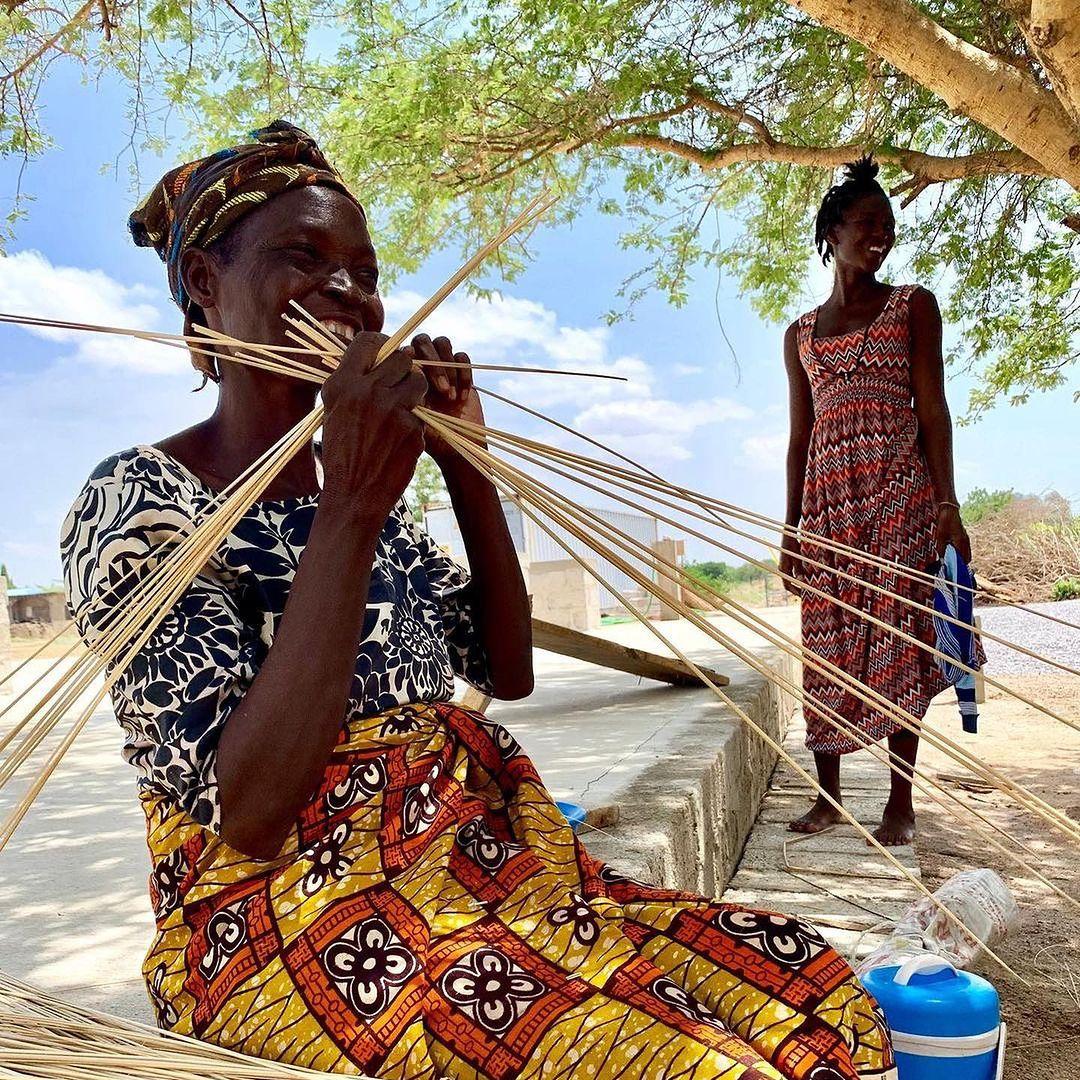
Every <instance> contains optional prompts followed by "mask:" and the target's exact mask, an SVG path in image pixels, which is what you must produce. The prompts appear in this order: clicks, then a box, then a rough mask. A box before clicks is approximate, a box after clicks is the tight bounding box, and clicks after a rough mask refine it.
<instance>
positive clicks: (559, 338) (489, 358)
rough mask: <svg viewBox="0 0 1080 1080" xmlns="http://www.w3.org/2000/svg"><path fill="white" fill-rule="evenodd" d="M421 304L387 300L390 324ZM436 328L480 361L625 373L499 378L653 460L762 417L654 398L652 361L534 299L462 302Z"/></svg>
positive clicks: (684, 367) (405, 296) (541, 405)
mask: <svg viewBox="0 0 1080 1080" xmlns="http://www.w3.org/2000/svg"><path fill="white" fill-rule="evenodd" d="M422 302H423V297H421V296H420V295H419V294H417V293H414V292H402V293H398V294H396V295H394V296H391V297H389V298H387V301H386V309H387V316H388V323H389V324H390V325H394V324H395V323H397V322H400V321H401V320H402V319H404V318H406V317H407V316H408V315H409V314H410V313H411V312H412V311H414V310H415V309H416V308H417V307H418V306H419V305H420V304H421V303H422ZM429 323H430V326H425V330H427V332H429V333H432V332H437V333H440V334H446V335H447V336H448V337H449V338H450V339H451V340H452V341H453V342H454V343H455V347H457V348H463V349H465V350H467V351H468V353H469V355H470V356H471V357H472V359H473V361H474V362H475V363H477V364H483V363H510V364H520V365H521V366H522V367H555V368H561V369H564V370H568V371H570V370H572V371H588V372H593V373H596V374H604V375H619V376H622V377H623V378H625V379H626V380H627V381H626V382H617V381H614V380H609V379H583V378H577V377H573V376H569V375H564V376H558V375H533V374H528V375H527V374H521V375H512V374H511V375H508V376H506V377H503V378H501V379H499V380H498V389H499V390H500V392H502V393H503V394H505V395H506V396H507V397H509V398H512V399H514V400H515V401H521V402H522V403H524V404H526V405H529V406H530V407H532V408H534V409H539V410H542V411H551V412H555V413H556V414H561V415H559V419H564V420H565V419H568V418H567V417H566V415H565V411H566V410H570V411H571V413H572V418H571V419H569V422H570V424H571V425H572V426H573V427H574V428H575V429H576V430H578V431H581V432H583V433H586V434H589V435H591V436H593V437H595V438H598V439H600V440H601V441H603V442H605V443H606V444H608V445H610V446H612V447H613V448H615V449H618V450H621V451H624V452H627V453H632V454H634V455H636V456H639V457H641V458H644V459H647V460H653V461H681V460H685V459H686V458H689V457H691V456H692V455H691V451H690V449H689V446H688V444H689V441H690V439H691V438H692V436H693V434H694V432H696V431H698V430H699V429H701V428H704V427H707V426H709V425H712V424H720V423H724V422H726V421H740V420H749V419H750V418H751V417H752V416H753V415H754V414H753V412H752V411H751V410H750V409H749V408H747V407H746V406H745V405H740V404H739V403H738V402H735V401H732V400H730V399H729V398H722V397H718V398H712V399H709V400H706V401H687V402H681V401H674V400H671V399H669V398H661V397H655V396H654V394H655V383H656V376H655V372H654V371H653V368H652V367H651V365H650V364H648V363H647V362H646V361H645V360H643V359H642V358H641V357H640V356H633V355H612V350H611V332H610V330H609V328H608V327H606V326H589V327H580V326H564V325H562V324H561V323H560V322H559V317H558V314H557V313H556V312H554V311H552V310H551V309H550V308H547V307H545V306H544V305H543V304H539V303H537V302H536V301H533V300H524V299H521V298H520V297H513V296H505V295H503V296H495V297H493V298H491V299H490V300H483V299H478V298H475V297H469V296H455V297H451V298H450V299H449V300H448V301H447V302H446V303H445V304H443V305H442V307H440V308H439V310H438V312H437V313H436V314H435V315H433V316H432V317H431V319H430V320H429ZM702 371H704V368H702V367H700V366H697V365H692V364H683V363H680V364H677V365H676V366H675V372H676V374H679V375H692V374H699V373H701V372H702ZM477 381H478V382H480V384H481V385H484V384H485V383H487V384H488V385H491V384H492V383H493V382H494V381H495V379H494V378H493V377H490V376H489V375H488V373H486V372H480V373H478V375H477ZM546 437H550V433H548V435H547V436H546Z"/></svg>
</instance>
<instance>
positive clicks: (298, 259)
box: [288, 247, 319, 266]
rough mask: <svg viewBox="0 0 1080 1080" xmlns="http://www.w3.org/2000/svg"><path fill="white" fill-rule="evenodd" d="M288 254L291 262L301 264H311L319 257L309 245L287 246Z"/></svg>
mask: <svg viewBox="0 0 1080 1080" xmlns="http://www.w3.org/2000/svg"><path fill="white" fill-rule="evenodd" d="M288 254H289V258H290V259H292V261H293V262H295V263H296V264H297V265H301V266H313V265H314V264H315V262H316V261H317V260H318V257H319V253H318V252H317V251H316V250H315V249H314V248H309V247H293V248H289V249H288Z"/></svg>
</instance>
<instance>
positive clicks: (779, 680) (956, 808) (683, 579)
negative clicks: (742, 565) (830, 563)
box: [473, 443, 1080, 908]
mask: <svg viewBox="0 0 1080 1080" xmlns="http://www.w3.org/2000/svg"><path fill="white" fill-rule="evenodd" d="M473 445H474V448H476V444H475V443H473ZM489 464H490V462H489ZM501 471H502V473H503V475H504V477H505V476H506V470H501ZM511 479H513V480H516V481H518V482H521V481H522V480H524V479H526V478H525V477H524V474H521V473H516V474H513V475H512V476H511ZM536 489H538V490H540V491H541V492H542V493H543V496H544V497H546V498H549V499H551V500H552V504H553V505H556V506H558V508H559V509H560V510H561V511H562V512H564V513H566V514H567V515H568V516H570V517H571V518H575V519H576V520H578V521H579V523H581V524H582V525H583V527H584V528H586V529H587V530H590V531H591V532H592V534H593V535H594V536H595V535H596V534H597V533H599V534H600V535H602V536H605V537H606V539H607V540H608V542H610V543H614V544H615V545H616V546H617V547H619V548H620V549H621V550H623V551H624V552H626V553H627V554H629V555H630V556H632V557H636V558H638V559H640V560H641V561H642V562H643V563H645V565H646V566H647V567H649V568H650V569H652V570H654V571H655V572H657V573H658V574H659V575H660V576H661V577H664V578H666V579H667V580H668V581H670V582H671V583H672V584H675V585H680V584H688V583H693V582H694V579H692V578H690V577H689V575H687V574H686V573H685V572H684V571H683V570H681V568H679V567H678V566H676V565H675V564H674V563H672V562H671V561H670V560H667V559H664V558H663V557H661V556H659V555H657V554H656V553H654V552H652V551H651V550H650V549H649V548H648V547H646V546H645V545H644V544H642V543H641V541H639V540H637V539H636V538H635V537H633V536H631V535H629V534H628V533H625V532H624V531H623V530H621V529H618V528H617V527H616V526H614V525H612V524H611V523H609V522H606V521H605V520H604V519H603V518H601V517H599V516H598V515H596V514H594V513H592V512H591V511H588V510H585V509H582V508H581V507H580V506H578V504H576V503H574V502H573V501H572V500H569V499H567V498H565V497H564V496H562V495H560V494H559V493H558V492H555V491H554V489H551V488H548V487H546V486H544V485H539V484H536V485H535V488H534V490H536ZM594 550H595V551H597V553H599V554H602V555H604V556H605V557H606V554H605V552H606V550H607V549H605V548H603V547H602V546H600V545H599V544H596V545H594ZM708 591H709V592H710V593H712V595H713V596H714V598H715V599H716V600H717V601H718V602H720V604H721V610H724V609H726V608H730V609H733V610H732V611H730V612H728V613H729V614H731V615H732V617H734V618H736V620H737V621H739V622H741V623H742V625H744V626H747V627H748V628H750V629H753V630H755V632H756V633H758V634H759V636H762V637H765V638H766V640H768V641H769V642H770V643H771V644H774V645H778V646H779V647H781V648H783V649H784V650H785V651H787V652H788V654H789V655H792V656H794V657H796V658H797V659H800V660H802V661H803V662H804V663H809V664H810V665H811V666H815V667H816V668H818V669H819V670H822V672H823V674H826V675H827V676H828V677H832V673H831V672H829V671H827V670H826V669H824V668H822V666H821V664H820V663H818V661H819V659H820V658H819V657H818V656H817V654H815V653H813V652H812V651H811V650H809V649H806V648H804V647H802V646H798V645H797V644H796V643H795V642H793V641H792V639H791V638H788V637H787V636H786V635H781V634H779V632H776V633H774V634H771V635H770V634H768V633H763V632H762V631H763V628H768V624H767V623H765V621H764V620H762V619H760V618H753V619H748V618H745V617H743V616H741V615H740V613H739V611H738V609H739V605H737V604H731V603H730V602H728V601H727V598H726V597H724V596H723V594H722V593H719V592H716V591H715V590H711V589H710V590H708ZM712 629H713V631H714V635H715V637H716V639H717V640H718V641H719V643H720V644H722V645H723V646H724V647H725V648H726V649H727V650H728V651H730V652H731V653H733V654H734V655H735V656H736V657H737V658H738V659H740V660H742V661H743V662H744V663H746V664H747V665H748V666H750V667H751V668H752V669H753V670H755V671H757V672H758V673H759V674H762V675H764V676H765V677H766V678H768V679H769V680H770V681H772V682H774V683H776V684H777V685H778V686H779V687H780V689H782V690H785V691H786V692H787V693H790V694H791V695H792V696H793V697H795V698H796V700H798V701H800V702H801V703H803V704H804V705H810V706H811V707H813V708H815V709H817V710H818V711H819V712H821V713H822V714H823V715H824V716H825V718H826V719H827V720H828V721H829V722H830V723H831V724H832V725H833V726H834V727H836V728H837V729H839V730H840V731H842V732H844V733H845V734H847V735H848V736H849V737H851V738H854V739H855V741H856V742H858V743H859V744H860V745H861V746H862V747H863V748H864V749H867V750H869V751H870V752H871V754H872V755H873V756H874V757H875V758H876V759H877V760H879V761H881V762H883V763H884V764H885V765H886V766H887V767H888V768H890V769H891V770H892V771H893V772H895V773H897V774H899V775H901V776H903V777H905V778H909V777H910V778H911V780H912V782H913V784H914V785H915V787H916V789H917V790H919V791H921V792H923V793H924V794H926V796H927V797H928V798H930V799H931V800H932V801H933V802H934V803H935V804H937V805H938V806H941V807H942V808H943V809H945V810H946V811H947V812H948V813H949V814H950V815H951V816H953V817H955V818H957V819H958V820H961V821H963V822H965V823H966V824H969V825H970V820H969V819H970V818H971V817H975V818H976V819H977V821H979V822H981V823H982V824H983V825H985V826H987V827H986V828H982V827H980V826H979V825H976V826H975V829H976V832H978V833H979V834H980V835H982V836H983V838H984V839H985V840H986V841H987V842H988V843H989V844H990V845H991V846H992V847H994V848H995V849H997V850H999V851H1001V853H1002V854H1003V855H1004V856H1005V857H1007V858H1009V859H1010V860H1012V861H1013V862H1015V863H1016V864H1017V865H1018V866H1019V867H1020V868H1021V869H1022V870H1024V871H1025V872H1027V873H1029V874H1031V875H1032V876H1033V877H1034V878H1036V879H1037V880H1038V881H1040V882H1042V883H1043V884H1044V885H1046V886H1047V888H1049V889H1050V890H1051V891H1052V892H1054V893H1055V894H1057V895H1058V896H1060V897H1061V898H1062V899H1064V900H1066V901H1068V902H1069V903H1071V904H1073V905H1074V906H1076V907H1077V908H1080V901H1078V900H1076V899H1075V898H1074V897H1072V896H1070V895H1069V894H1068V893H1066V892H1064V891H1063V890H1062V889H1060V888H1059V887H1058V886H1057V885H1056V884H1055V883H1054V882H1053V881H1051V880H1050V879H1049V878H1047V877H1045V876H1044V875H1043V874H1042V873H1041V872H1040V871H1039V870H1037V869H1036V868H1035V867H1034V866H1032V865H1031V864H1030V863H1028V862H1027V861H1026V860H1024V859H1022V858H1021V857H1020V856H1018V855H1016V854H1015V853H1014V852H1013V851H1011V850H1010V849H1009V848H1007V847H1005V846H1004V845H1003V844H1001V843H1000V842H999V841H998V840H997V838H996V836H995V835H994V833H999V834H1000V835H1002V836H1004V837H1005V838H1006V839H1008V840H1009V841H1011V842H1012V843H1013V844H1015V845H1016V846H1018V847H1020V848H1022V849H1023V850H1025V851H1027V852H1028V854H1030V855H1032V856H1035V857H1037V855H1036V853H1035V852H1034V851H1032V850H1031V849H1030V848H1028V847H1027V845H1025V844H1024V843H1022V842H1021V841H1020V840H1018V839H1017V838H1016V837H1014V836H1012V835H1011V834H1010V833H1008V832H1007V831H1006V830H1004V829H1002V828H1001V827H1000V826H998V825H996V824H995V823H994V822H992V821H991V820H990V819H989V818H987V817H986V816H985V815H983V814H982V813H980V812H979V811H978V810H977V809H975V808H974V807H972V806H969V805H968V804H967V803H966V802H964V800H962V799H961V798H959V796H958V795H956V793H955V792H952V791H950V790H949V789H947V788H945V787H944V786H943V785H941V784H939V783H938V782H937V781H936V780H935V779H934V778H933V777H931V776H930V775H929V774H925V773H923V772H922V771H921V770H919V769H918V768H917V767H916V768H915V769H914V770H911V769H909V767H908V766H907V763H906V762H904V761H903V759H902V758H900V757H899V756H898V755H896V754H894V753H893V752H892V751H890V750H887V749H886V748H884V747H881V746H880V745H878V744H877V743H876V742H875V741H874V740H873V739H871V738H869V737H868V736H867V735H865V734H864V733H863V732H862V731H860V730H859V729H858V728H857V727H856V726H855V725H853V724H852V723H850V722H849V721H847V720H846V719H845V718H844V717H843V716H841V715H840V714H839V713H838V712H836V711H835V710H833V709H831V708H828V707H825V706H823V705H822V704H821V703H818V702H815V701H814V700H813V699H812V698H811V697H810V696H809V695H806V694H805V693H804V692H803V690H802V688H801V687H800V686H797V685H796V684H795V683H794V682H793V681H791V680H789V679H787V678H786V677H784V676H783V675H782V674H780V673H779V672H776V671H774V670H773V669H771V668H769V667H768V666H767V665H766V664H764V663H763V662H762V661H761V660H760V658H759V657H757V656H756V655H755V654H754V653H753V652H751V651H749V650H748V649H745V648H743V647H742V646H740V645H739V644H738V642H737V641H736V640H735V639H733V638H731V637H730V636H729V635H726V634H724V633H722V632H721V631H720V630H719V628H717V627H713V628H712ZM768 629H771V628H768ZM838 670H839V669H838ZM849 678H850V677H849ZM850 683H851V684H854V687H858V686H859V685H860V684H859V683H858V681H857V680H855V679H854V678H850ZM939 792H940V794H939ZM953 804H955V805H953Z"/></svg>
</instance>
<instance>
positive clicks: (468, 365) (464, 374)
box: [454, 352, 473, 398]
mask: <svg viewBox="0 0 1080 1080" xmlns="http://www.w3.org/2000/svg"><path fill="white" fill-rule="evenodd" d="M454 363H455V364H461V365H463V366H462V367H459V368H457V369H456V370H457V375H458V397H459V398H465V397H466V396H467V395H468V393H469V391H470V390H472V386H473V381H472V361H471V360H470V359H469V354H468V353H463V352H459V353H454Z"/></svg>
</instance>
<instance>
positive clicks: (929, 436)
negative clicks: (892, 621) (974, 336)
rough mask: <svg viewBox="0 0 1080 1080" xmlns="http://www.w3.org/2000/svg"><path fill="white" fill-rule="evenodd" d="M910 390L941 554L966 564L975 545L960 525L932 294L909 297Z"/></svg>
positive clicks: (921, 291)
mask: <svg viewBox="0 0 1080 1080" xmlns="http://www.w3.org/2000/svg"><path fill="white" fill-rule="evenodd" d="M910 328H911V386H912V393H913V394H914V399H915V414H916V416H917V417H918V419H919V442H920V445H921V446H922V451H923V454H924V456H925V458H926V467H927V469H928V471H929V473H930V482H931V483H932V484H933V486H934V494H935V496H936V497H937V501H938V517H937V545H938V554H939V555H940V554H941V553H942V552H944V550H945V546H946V545H947V544H952V545H953V546H954V547H955V548H956V550H957V551H958V552H959V554H960V557H961V558H962V559H964V560H965V562H970V560H971V541H970V540H969V539H968V535H967V532H966V530H965V529H964V526H963V523H962V522H961V520H960V507H959V503H958V500H957V498H956V485H955V482H954V479H953V431H952V416H951V415H950V413H949V403H948V401H946V399H945V362H944V360H943V358H942V355H941V312H940V311H939V310H938V304H937V300H936V299H935V297H934V294H933V293H932V292H929V291H928V290H926V289H921V288H920V289H916V290H915V292H914V293H912V296H911V327H910Z"/></svg>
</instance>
